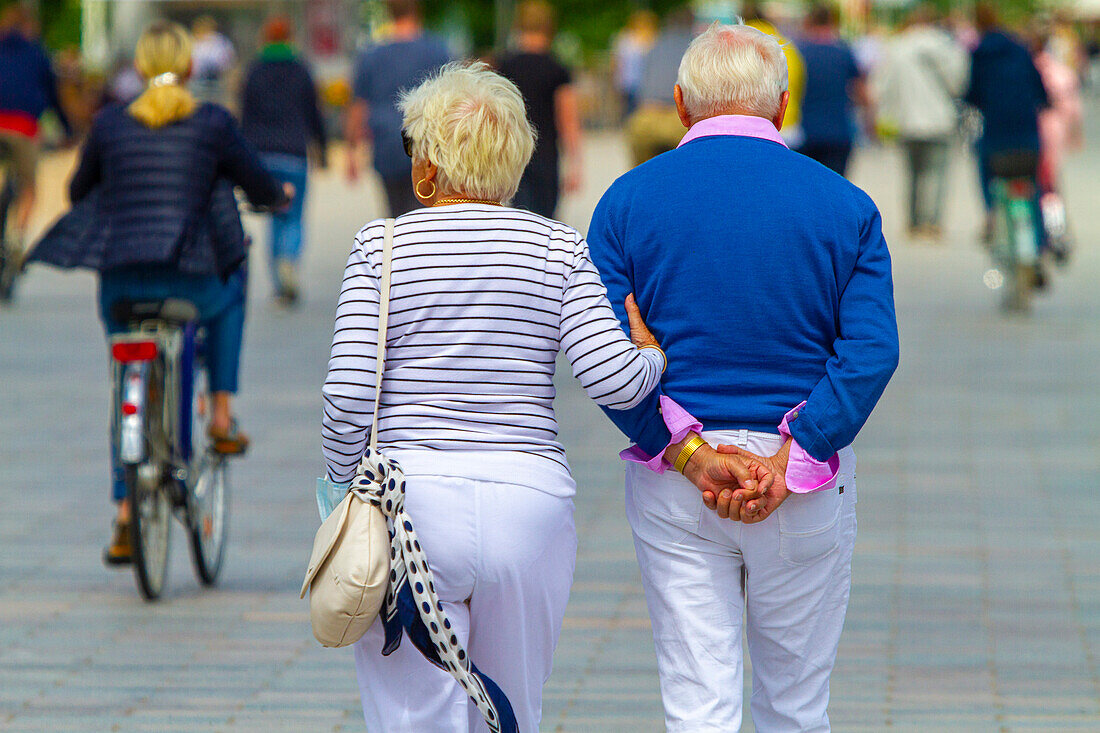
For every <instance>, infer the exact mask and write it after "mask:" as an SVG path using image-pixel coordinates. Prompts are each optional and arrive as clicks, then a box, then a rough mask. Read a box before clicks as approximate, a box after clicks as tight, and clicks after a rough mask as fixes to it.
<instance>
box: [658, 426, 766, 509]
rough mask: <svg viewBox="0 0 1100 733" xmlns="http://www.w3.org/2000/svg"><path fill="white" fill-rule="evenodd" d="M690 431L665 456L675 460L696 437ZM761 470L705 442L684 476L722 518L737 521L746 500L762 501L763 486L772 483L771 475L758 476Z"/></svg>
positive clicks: (708, 505)
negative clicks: (688, 442)
mask: <svg viewBox="0 0 1100 733" xmlns="http://www.w3.org/2000/svg"><path fill="white" fill-rule="evenodd" d="M694 435H695V434H694V433H691V434H689V435H688V436H687V437H686V438H684V440H683V441H681V442H680V443H677V444H675V445H671V446H669V447H668V448H667V449H666V451H665V458H667V459H668V460H669V461H670V462H674V461H675V459H676V456H677V455H679V453H680V449H681V448H682V447H683V445H684V444H685V443H687V441H689V440H691V438H692V437H694ZM758 473H759V475H761V476H763V473H762V472H754V471H753V470H751V469H750V468H749V465H748V461H747V460H745V459H744V458H742V457H741V456H736V455H723V454H721V453H718V451H716V450H714V449H713V448H711V447H710V446H709V445H702V446H700V447H699V448H698V449H696V451H695V452H694V453H692V455H691V458H690V459H689V460H688V462H687V465H686V466H684V477H685V478H687V480H688V481H690V482H691V483H693V484H695V486H696V487H697V488H698V489H699V491H701V492H702V493H703V503H704V504H706V506H707V508H709V509H712V510H714V511H716V512H717V513H718V516H719V517H721V518H722V519H733V520H734V521H737V520H738V519H739V518H740V517H741V515H742V505H743V504H744V503H745V502H747V501H752V500H754V499H755V500H759V499H760V498H761V496H762V492H763V490H764V488H766V487H767V486H770V485H771V484H770V481H771V479H770V477H766V476H765V477H764V479H765V480H764V482H763V485H762V482H761V481H760V480H759V479H758V478H757V475H758Z"/></svg>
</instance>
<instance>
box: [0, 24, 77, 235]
mask: <svg viewBox="0 0 1100 733" xmlns="http://www.w3.org/2000/svg"><path fill="white" fill-rule="evenodd" d="M30 22H31V17H30V15H29V14H28V12H27V11H26V10H25V9H24V8H23V6H22V5H21V4H19V3H13V4H11V5H8V6H7V7H6V8H4V10H3V12H2V13H0V154H5V155H7V156H10V157H11V159H12V164H13V168H12V170H13V171H14V174H15V182H16V186H17V191H16V202H15V211H16V215H15V222H14V233H15V237H16V239H17V240H18V241H19V243H20V245H21V244H22V239H23V236H24V235H25V233H26V230H27V225H28V224H29V222H30V218H31V212H32V211H33V210H34V200H35V173H36V169H37V168H38V118H39V117H41V116H42V114H43V113H44V112H45V111H46V110H53V111H54V113H55V114H56V115H57V118H58V120H59V121H60V122H61V126H62V127H63V128H64V129H65V133H66V135H69V136H71V135H72V127H71V126H70V125H69V119H68V117H66V115H65V111H64V110H63V109H62V107H61V101H60V99H59V98H58V96H57V76H56V75H55V74H54V72H53V67H52V66H51V64H50V57H49V56H47V55H46V51H45V49H43V48H42V46H41V44H39V43H37V42H36V41H35V40H33V39H32V38H31V37H30V35H29V34H28V33H27V27H28V25H29V24H30Z"/></svg>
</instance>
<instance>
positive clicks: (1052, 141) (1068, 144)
mask: <svg viewBox="0 0 1100 733" xmlns="http://www.w3.org/2000/svg"><path fill="white" fill-rule="evenodd" d="M1036 47H1037V48H1038V51H1037V52H1036V53H1035V68H1036V69H1038V71H1039V76H1040V77H1041V78H1042V81H1043V86H1044V87H1045V88H1046V92H1047V98H1048V99H1049V101H1050V105H1049V106H1048V107H1045V108H1044V109H1043V110H1041V111H1040V112H1039V189H1040V191H1041V196H1040V199H1039V206H1040V208H1041V209H1042V212H1043V226H1044V228H1045V230H1046V235H1047V240H1048V246H1049V248H1050V251H1051V253H1052V254H1053V255H1054V258H1055V261H1056V262H1059V263H1063V264H1064V263H1065V262H1066V261H1067V260H1068V257H1069V251H1070V239H1069V227H1068V224H1067V220H1066V206H1065V202H1064V200H1063V198H1062V196H1061V193H1060V189H1061V185H1060V182H1061V180H1062V164H1063V162H1064V161H1065V157H1066V154H1067V153H1068V152H1071V151H1074V150H1080V148H1081V145H1082V141H1083V132H1082V128H1083V125H1082V122H1083V117H1084V115H1083V107H1082V104H1081V85H1080V78H1079V77H1078V75H1077V73H1076V72H1075V71H1074V70H1073V69H1072V68H1071V67H1070V66H1069V65H1068V64H1066V63H1065V62H1064V61H1062V60H1061V59H1060V58H1059V57H1058V56H1057V55H1056V54H1054V53H1051V51H1050V46H1049V44H1047V43H1037V44H1036Z"/></svg>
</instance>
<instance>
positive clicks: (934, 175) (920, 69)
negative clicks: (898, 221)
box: [878, 5, 969, 239]
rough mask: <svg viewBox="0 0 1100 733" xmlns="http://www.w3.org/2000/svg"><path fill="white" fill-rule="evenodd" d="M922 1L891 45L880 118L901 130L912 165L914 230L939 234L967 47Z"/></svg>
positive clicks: (882, 84) (911, 226)
mask: <svg viewBox="0 0 1100 733" xmlns="http://www.w3.org/2000/svg"><path fill="white" fill-rule="evenodd" d="M936 20H937V17H936V11H935V9H934V8H933V7H932V6H930V5H918V6H916V7H915V8H913V9H912V10H911V11H910V12H909V16H908V18H907V19H906V21H905V25H904V26H903V28H902V30H901V32H900V33H899V34H898V35H897V36H896V37H895V38H894V40H893V42H892V43H891V44H890V46H889V48H888V53H887V57H886V61H885V64H884V66H883V68H882V70H881V77H880V79H879V85H878V86H879V99H878V112H879V118H880V119H884V120H887V122H886V123H885V126H886V127H889V128H890V129H891V130H892V131H895V132H896V133H897V136H898V138H899V142H900V143H901V146H902V149H903V151H904V152H905V163H906V167H907V168H908V169H909V233H910V234H912V235H916V236H927V237H931V238H935V239H938V238H939V237H940V236H941V234H942V231H943V224H942V220H943V203H944V197H945V195H946V191H947V169H948V162H949V160H950V154H951V143H952V140H953V138H954V134H955V131H956V130H957V128H958V123H959V108H958V105H959V99H960V98H961V97H962V94H963V92H964V91H966V81H967V70H968V66H969V61H968V58H967V54H966V51H965V50H964V49H963V48H962V47H961V46H959V44H958V43H956V42H955V40H954V39H953V38H952V37H951V36H950V34H948V33H947V32H946V31H944V30H942V29H940V28H939V27H938V26H937V25H935V21H936Z"/></svg>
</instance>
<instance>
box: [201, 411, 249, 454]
mask: <svg viewBox="0 0 1100 733" xmlns="http://www.w3.org/2000/svg"><path fill="white" fill-rule="evenodd" d="M210 440H211V441H212V442H213V447H214V452H216V453H221V454H223V455H227V456H239V455H241V454H242V453H244V452H245V451H246V450H248V436H247V435H245V434H244V433H242V432H241V428H240V426H239V425H238V424H237V421H236V419H234V420H233V421H232V422H230V423H229V430H228V431H227V432H218V431H214V430H211V431H210Z"/></svg>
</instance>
